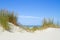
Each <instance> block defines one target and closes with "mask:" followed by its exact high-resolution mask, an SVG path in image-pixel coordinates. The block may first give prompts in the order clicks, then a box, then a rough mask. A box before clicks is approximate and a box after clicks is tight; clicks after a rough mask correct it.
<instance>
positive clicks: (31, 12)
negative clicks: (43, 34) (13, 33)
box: [0, 0, 60, 25]
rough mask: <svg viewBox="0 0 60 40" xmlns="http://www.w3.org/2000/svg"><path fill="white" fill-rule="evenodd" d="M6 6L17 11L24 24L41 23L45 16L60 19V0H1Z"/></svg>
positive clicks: (3, 5) (0, 5) (1, 5)
mask: <svg viewBox="0 0 60 40" xmlns="http://www.w3.org/2000/svg"><path fill="white" fill-rule="evenodd" d="M4 8H5V9H8V10H9V11H14V12H15V13H17V15H18V23H21V24H23V25H40V24H41V22H42V19H43V18H44V17H46V18H52V17H54V18H55V21H56V20H60V19H59V18H60V0H0V9H4Z"/></svg>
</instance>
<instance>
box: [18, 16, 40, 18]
mask: <svg viewBox="0 0 60 40" xmlns="http://www.w3.org/2000/svg"><path fill="white" fill-rule="evenodd" d="M18 17H19V18H40V17H35V16H18Z"/></svg>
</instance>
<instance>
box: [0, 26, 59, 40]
mask: <svg viewBox="0 0 60 40" xmlns="http://www.w3.org/2000/svg"><path fill="white" fill-rule="evenodd" d="M12 27H13V28H14V26H12ZM15 29H16V28H15ZM15 29H14V30H15ZM0 40H60V29H58V28H47V29H45V30H42V31H39V30H37V31H35V32H34V33H30V32H17V31H16V30H15V31H14V32H13V33H11V32H8V31H4V32H2V31H1V32H0Z"/></svg>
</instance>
